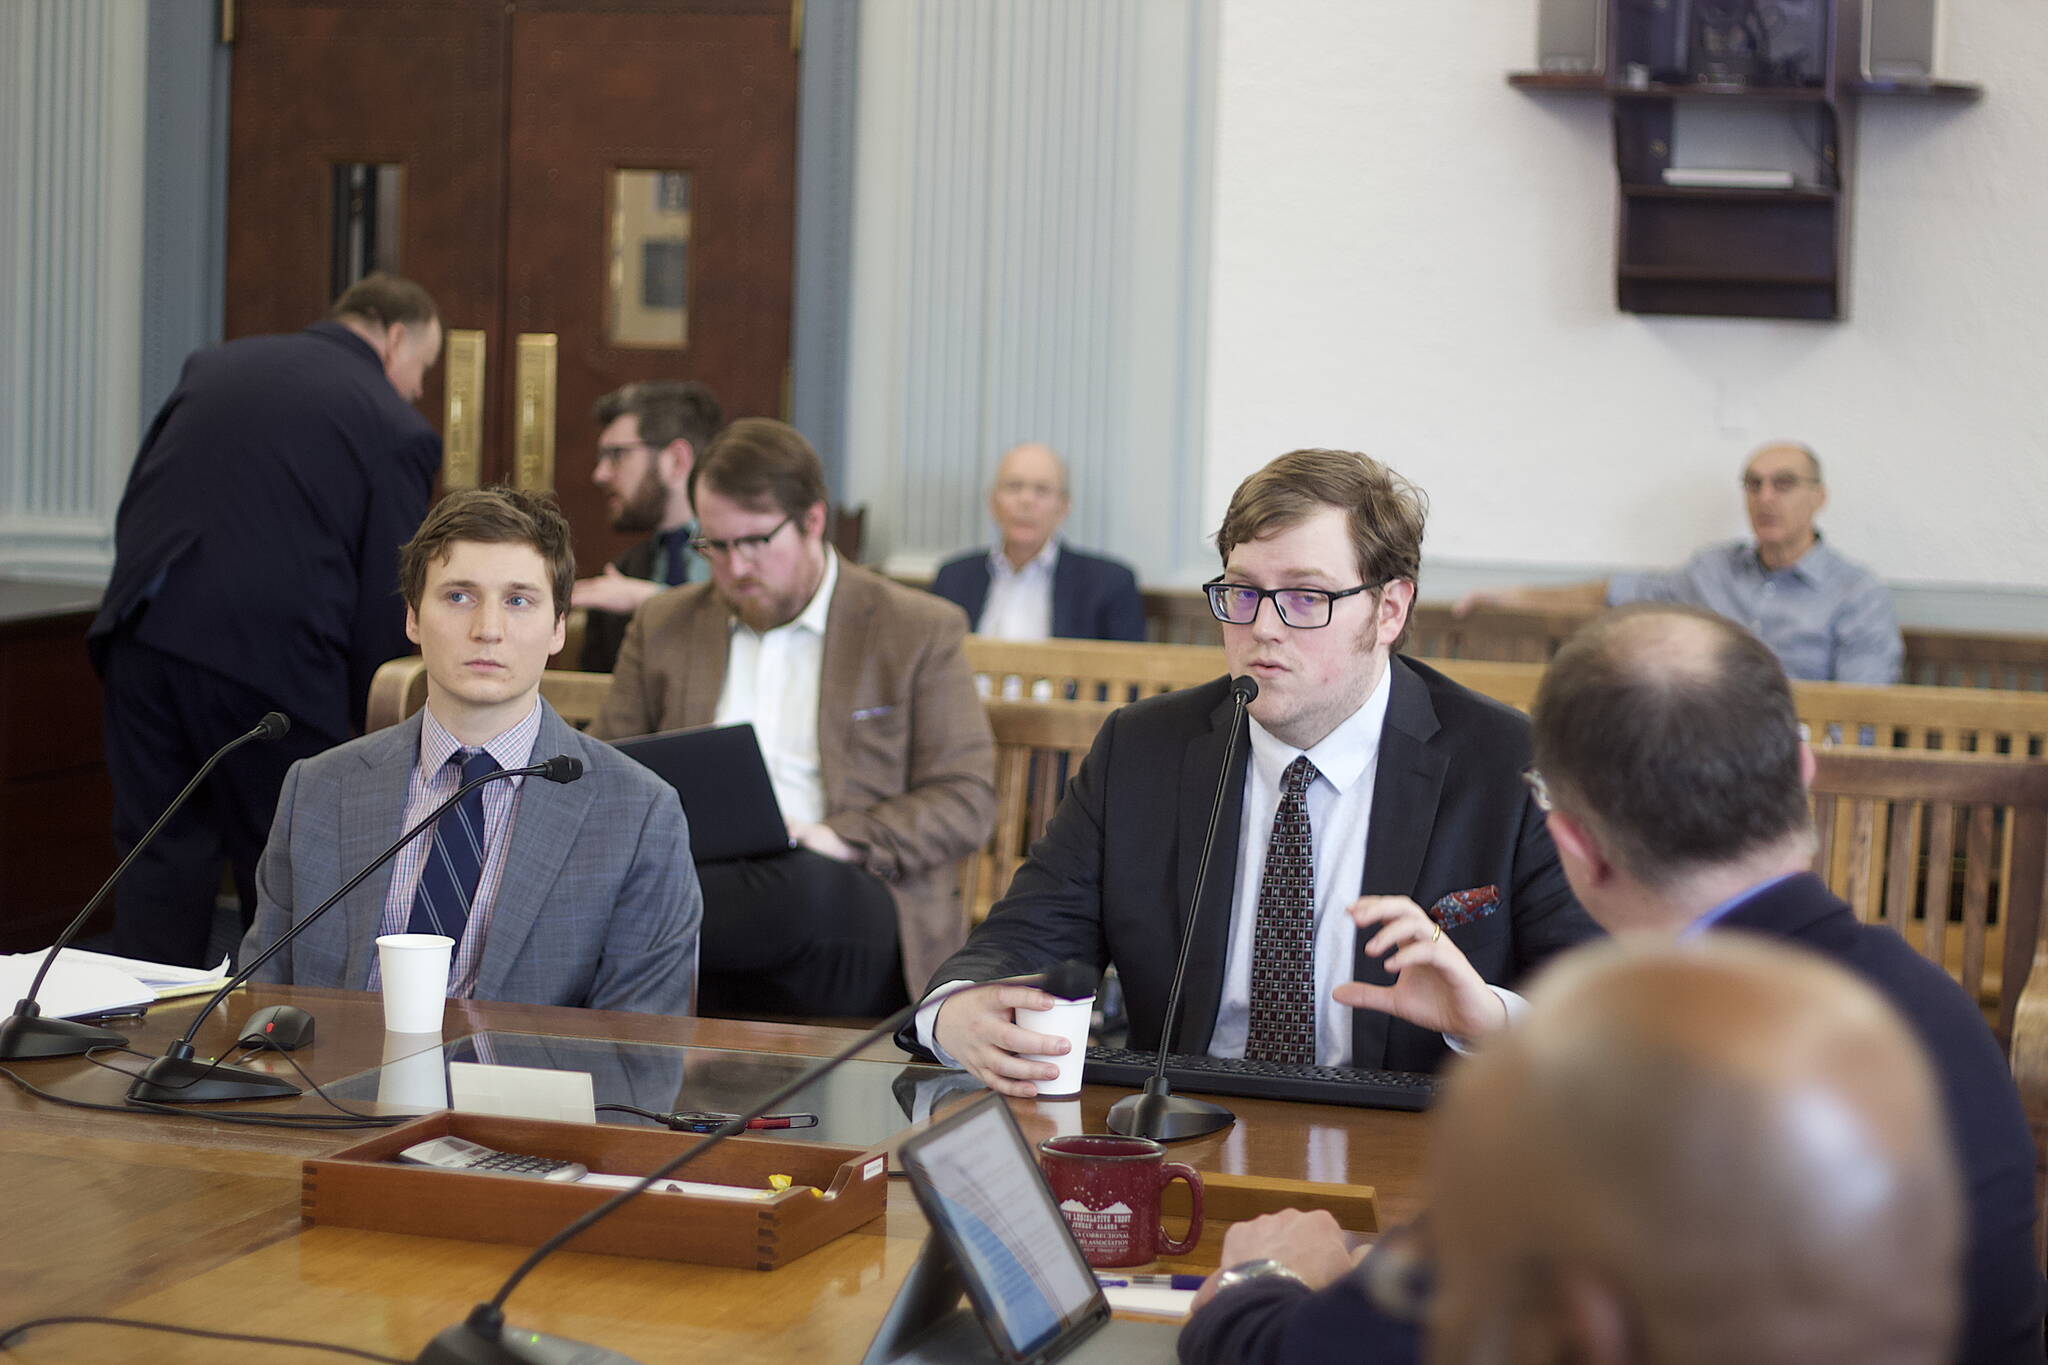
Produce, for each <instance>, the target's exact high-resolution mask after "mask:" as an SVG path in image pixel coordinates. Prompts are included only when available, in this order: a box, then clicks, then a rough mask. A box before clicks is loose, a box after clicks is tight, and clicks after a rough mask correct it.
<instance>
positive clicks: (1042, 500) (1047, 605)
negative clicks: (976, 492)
mask: <svg viewBox="0 0 2048 1365" xmlns="http://www.w3.org/2000/svg"><path fill="white" fill-rule="evenodd" d="M1072 506H1073V504H1072V502H1071V500H1070V499H1069V498H1068V496H1067V466H1066V463H1065V462H1064V461H1062V460H1061V459H1060V457H1059V456H1058V455H1057V454H1056V453H1054V451H1053V449H1052V447H1051V446H1044V445H1039V444H1037V443H1036V442H1028V443H1026V444H1024V445H1020V446H1014V447H1012V448H1011V449H1010V450H1009V451H1008V452H1007V453H1006V454H1005V455H1004V456H1003V459H1002V463H1001V464H999V465H997V466H996V482H995V487H994V488H992V489H990V490H989V495H988V512H989V515H990V516H991V517H993V518H994V519H995V523H996V532H997V534H998V535H999V536H1000V537H1001V539H1002V543H1001V544H999V545H997V546H996V547H995V548H994V549H989V550H975V551H973V552H972V553H970V554H964V555H961V556H960V557H959V558H958V559H951V560H948V561H947V562H946V563H944V564H942V565H940V566H939V572H938V575H937V576H936V577H934V578H933V579H932V591H933V592H935V593H937V594H938V595H939V596H941V597H943V598H945V599H946V600H947V601H948V602H951V603H953V604H954V605H955V606H957V607H959V608H960V610H962V611H964V612H966V613H967V619H968V621H970V622H971V623H972V624H973V627H974V630H975V633H976V634H979V635H990V636H994V637H995V638H997V639H999V640H1043V639H1046V638H1048V637H1052V636H1059V637H1065V638H1072V639H1082V640H1142V639H1144V638H1145V603H1144V600H1143V599H1142V598H1141V597H1139V596H1138V580H1137V577H1136V575H1134V574H1133V573H1132V572H1131V570H1130V567H1129V566H1128V565H1125V564H1122V563H1119V562H1118V561H1116V560H1114V559H1105V558H1103V557H1102V556H1100V555H1089V554H1082V553H1081V552H1080V551H1079V550H1076V549H1073V548H1072V547H1070V546H1068V545H1067V544H1066V543H1065V542H1064V541H1062V540H1061V539H1060V538H1059V529H1060V527H1062V526H1064V525H1065V524H1066V520H1067V513H1068V512H1069V511H1070V510H1071V509H1072Z"/></svg>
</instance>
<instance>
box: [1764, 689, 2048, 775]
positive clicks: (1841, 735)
mask: <svg viewBox="0 0 2048 1365" xmlns="http://www.w3.org/2000/svg"><path fill="white" fill-rule="evenodd" d="M1792 701H1793V705H1794V706H1795V707H1797V709H1798V711H1799V719H1800V720H1801V721H1802V722H1803V723H1804V724H1805V725H1806V727H1807V734H1808V737H1809V738H1810V739H1811V740H1812V742H1813V743H1814V744H1815V745H1839V746H1843V747H1850V746H1860V747H1864V748H1876V749H1894V750H1896V749H1931V750H1934V751H1936V752H1940V753H1972V754H1977V755H1980V756H1983V757H1987V758H1989V757H1997V758H2008V759H2012V758H2018V759H2025V758H2041V757H2042V756H2043V755H2044V754H2048V693H2043V692H2014V691H1993V690H1992V689H1990V688H1984V687H1920V686H1915V685H1912V684H1905V685H1901V686H1898V687H1864V686H1859V685H1857V684H1854V683H1829V682H1795V683H1793V684H1792Z"/></svg>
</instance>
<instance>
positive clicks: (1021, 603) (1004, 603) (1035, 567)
mask: <svg viewBox="0 0 2048 1365" xmlns="http://www.w3.org/2000/svg"><path fill="white" fill-rule="evenodd" d="M1059 562H1060V540H1059V537H1058V536H1054V537H1053V538H1052V539H1051V540H1048V541H1046V542H1045V548H1044V549H1042V550H1040V551H1039V552H1038V553H1037V554H1035V555H1033V556H1032V557H1031V558H1030V559H1028V560H1026V561H1025V562H1024V567H1023V568H1021V569H1013V568H1011V567H1010V560H1009V557H1008V556H1006V555H1005V554H1004V553H1003V547H1002V546H1000V545H998V546H996V548H994V549H993V550H990V551H989V552H988V597H987V598H986V599H985V600H984V601H983V602H982V604H981V620H980V621H978V622H976V623H975V627H974V633H975V634H977V635H987V636H990V637H992V638H994V639H997V640H1045V639H1050V638H1051V636H1052V574H1053V570H1054V569H1055V568H1056V567H1058V565H1059Z"/></svg>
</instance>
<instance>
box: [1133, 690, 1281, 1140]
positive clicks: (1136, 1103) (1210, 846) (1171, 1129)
mask: <svg viewBox="0 0 2048 1365" xmlns="http://www.w3.org/2000/svg"><path fill="white" fill-rule="evenodd" d="M1258 696H1259V684H1258V680H1257V679H1255V678H1252V677H1250V676H1246V677H1242V678H1232V679H1231V680H1230V699H1231V701H1232V703H1233V705H1232V707H1231V711H1230V738H1228V739H1226V740H1225V741H1224V742H1223V771H1221V772H1219V773H1217V774H1216V797H1215V800H1213V801H1211V802H1210V803H1209V833H1208V835H1207V837H1205V838H1204V839H1203V840H1202V861H1201V862H1200V864H1198V865H1197V867H1196V869H1195V898H1194V902H1193V903H1192V904H1191V905H1189V906H1188V922H1187V927H1186V928H1184V929H1182V930H1181V935H1180V961H1179V962H1177V963H1175V964H1174V968H1173V989H1172V990H1171V991H1169V992H1168V993H1167V996H1166V1022H1165V1023H1164V1024H1163V1025H1161V1027H1160V1032H1159V1065H1158V1067H1157V1069H1156V1070H1154V1071H1153V1073H1152V1079H1151V1080H1149V1081H1147V1082H1145V1089H1144V1090H1143V1092H1141V1093H1139V1094H1136V1095H1126V1096H1124V1097H1123V1098H1122V1099H1120V1100H1118V1101H1117V1102H1116V1103H1115V1104H1113V1105H1111V1106H1110V1108H1109V1131H1110V1132H1112V1133H1121V1134H1123V1135H1124V1136H1125V1137H1145V1138H1151V1139H1152V1140H1153V1141H1155V1142H1179V1141H1181V1140H1182V1139H1183V1138H1197V1137H1201V1136H1202V1135H1203V1134H1205V1133H1213V1132H1215V1131H1216V1130H1217V1129H1218V1128H1227V1127H1229V1126H1230V1125H1231V1124H1232V1123H1235V1122H1236V1121H1237V1115H1235V1114H1233V1113H1231V1112H1230V1111H1229V1110H1228V1109H1225V1108H1224V1107H1223V1106H1222V1105H1220V1104H1211V1103H1209V1101H1207V1100H1192V1099H1189V1098H1188V1097H1187V1096H1185V1095H1176V1094H1174V1093H1173V1090H1172V1088H1171V1087H1170V1086H1168V1085H1167V1083H1166V1054H1167V1051H1168V1049H1170V1048H1171V1047H1172V1046H1173V1030H1174V1027H1175V1025H1177V1024H1178V1023H1179V1021H1180V988H1181V984H1182V982H1183V981H1185V979H1186V978H1187V974H1188V950H1189V949H1191V948H1192V947H1194V943H1195V916H1197V915H1199V914H1201V913H1202V888H1203V887H1205V886H1207V885H1208V883H1209V855H1210V854H1212V853H1214V852H1215V851H1216V824H1217V821H1219V820H1220V819H1222V817H1223V797H1224V794H1225V793H1226V792H1227V791H1229V789H1230V788H1229V783H1230V773H1231V759H1232V758H1233V756H1235V754H1236V753H1237V737H1238V734H1239V733H1240V732H1241V731H1243V729H1244V713H1245V708H1246V707H1248V706H1250V705H1251V704H1252V703H1253V702H1254V701H1256V700H1258Z"/></svg>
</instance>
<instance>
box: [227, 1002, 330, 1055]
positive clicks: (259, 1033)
mask: <svg viewBox="0 0 2048 1365" xmlns="http://www.w3.org/2000/svg"><path fill="white" fill-rule="evenodd" d="M235 1041H236V1042H238V1043H240V1044H241V1045H242V1046H243V1047H270V1048H276V1049H277V1050H278V1051H279V1052H297V1051H298V1050H299V1049H300V1048H302V1047H304V1046H305V1045H306V1044H308V1043H310V1042H312V1041H313V1016H312V1015H310V1014H308V1013H306V1012H305V1011H304V1010H302V1009H300V1008H299V1007H298V1006H297V1005H269V1006H266V1007H265V1008H263V1009H260V1010H257V1011H256V1012H255V1013H254V1014H252V1015H250V1016H249V1022H248V1023H246V1024H244V1025H242V1036H241V1037H240V1038H238V1039H236V1040H235Z"/></svg>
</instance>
